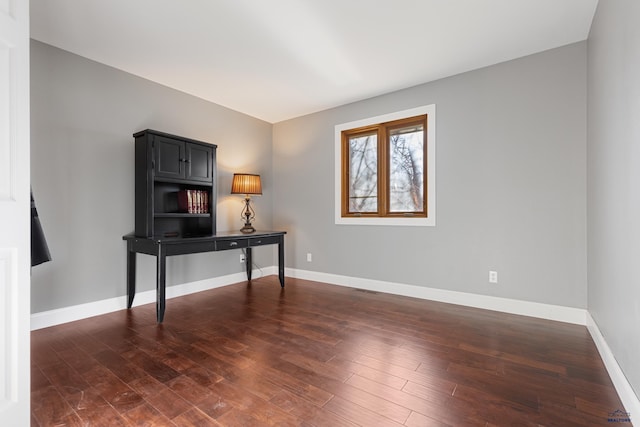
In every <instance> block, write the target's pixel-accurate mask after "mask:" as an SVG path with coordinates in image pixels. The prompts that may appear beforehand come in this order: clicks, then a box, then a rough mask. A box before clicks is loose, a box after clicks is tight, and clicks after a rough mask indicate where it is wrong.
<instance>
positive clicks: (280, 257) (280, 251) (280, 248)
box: [278, 237, 284, 288]
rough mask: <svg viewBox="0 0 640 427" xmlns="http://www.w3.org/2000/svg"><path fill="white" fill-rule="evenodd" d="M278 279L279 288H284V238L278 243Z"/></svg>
mask: <svg viewBox="0 0 640 427" xmlns="http://www.w3.org/2000/svg"><path fill="white" fill-rule="evenodd" d="M278 278H279V279H280V286H281V287H283V288H284V237H283V238H282V241H281V242H280V243H278Z"/></svg>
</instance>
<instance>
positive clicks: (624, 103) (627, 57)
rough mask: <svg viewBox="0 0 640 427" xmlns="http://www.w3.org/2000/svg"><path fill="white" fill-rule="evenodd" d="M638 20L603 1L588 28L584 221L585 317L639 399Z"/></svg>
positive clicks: (639, 12)
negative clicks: (587, 314) (594, 325)
mask: <svg viewBox="0 0 640 427" xmlns="http://www.w3.org/2000/svg"><path fill="white" fill-rule="evenodd" d="M638 23H640V2H638V1H636V0H618V1H601V2H599V4H598V8H597V10H596V14H595V18H594V21H593V25H592V27H591V33H590V35H589V47H588V57H589V60H588V75H589V79H588V105H589V109H588V123H589V126H588V150H587V153H588V174H587V177H588V188H589V192H588V210H587V216H588V239H589V252H588V261H589V274H588V277H589V285H588V290H589V301H588V308H589V312H590V313H591V316H592V317H593V319H594V320H595V322H596V323H597V324H598V327H599V329H600V331H601V332H602V334H603V336H604V338H605V340H606V341H607V343H608V344H609V347H610V348H611V350H612V352H613V354H614V355H615V357H616V359H617V361H618V363H619V365H620V366H621V368H622V370H623V372H624V373H625V375H626V377H627V379H628V380H629V382H630V383H631V386H632V387H633V389H634V391H635V393H636V395H638V396H640V362H639V360H640V333H638V328H639V327H640V25H638ZM637 415H638V414H636V416H637Z"/></svg>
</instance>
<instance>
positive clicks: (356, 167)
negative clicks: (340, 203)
mask: <svg viewBox="0 0 640 427" xmlns="http://www.w3.org/2000/svg"><path fill="white" fill-rule="evenodd" d="M377 211H378V137H377V135H376V134H372V135H359V136H352V137H349V212H377Z"/></svg>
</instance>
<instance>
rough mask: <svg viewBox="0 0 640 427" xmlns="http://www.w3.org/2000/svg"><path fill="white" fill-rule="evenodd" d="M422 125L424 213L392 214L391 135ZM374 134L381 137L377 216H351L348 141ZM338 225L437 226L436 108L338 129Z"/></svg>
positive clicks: (383, 117) (432, 107) (336, 174)
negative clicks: (396, 131)
mask: <svg viewBox="0 0 640 427" xmlns="http://www.w3.org/2000/svg"><path fill="white" fill-rule="evenodd" d="M412 124H422V126H423V131H424V135H423V138H424V139H423V141H424V153H423V159H422V160H423V165H422V166H423V171H422V172H423V177H422V181H423V182H422V185H423V188H422V193H423V199H422V206H423V208H422V210H421V211H411V212H396V211H390V209H389V201H390V191H389V190H390V189H389V184H388V183H389V177H388V175H389V169H390V163H389V162H390V157H391V154H390V151H389V148H388V147H389V142H388V141H389V132H390V131H392V130H393V129H397V128H402V127H405V126H410V125H412ZM368 132H374V133H376V134H377V135H378V147H377V156H378V160H379V161H378V166H377V168H378V169H377V171H378V172H377V173H378V178H377V179H378V188H377V200H378V206H377V209H378V210H377V212H350V204H349V197H350V194H349V190H350V181H349V171H348V168H349V162H350V152H349V144H348V140H349V137H353V136H355V135H358V134H366V133H368ZM335 141H336V144H335V147H336V150H335V159H336V161H335V183H336V186H335V223H336V224H345V225H346V224H353V225H402V226H404V225H408V226H435V207H436V206H435V200H436V199H435V143H436V141H435V105H433V104H432V105H426V106H422V107H417V108H413V109H410V110H405V111H399V112H396V113H390V114H385V115H382V116H377V117H372V118H368V119H362V120H357V121H354V122H349V123H344V124H340V125H336V126H335Z"/></svg>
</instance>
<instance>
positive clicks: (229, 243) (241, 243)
mask: <svg viewBox="0 0 640 427" xmlns="http://www.w3.org/2000/svg"><path fill="white" fill-rule="evenodd" d="M247 246H249V241H248V240H247V239H223V240H216V251H226V250H227V249H240V248H246V247H247Z"/></svg>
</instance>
